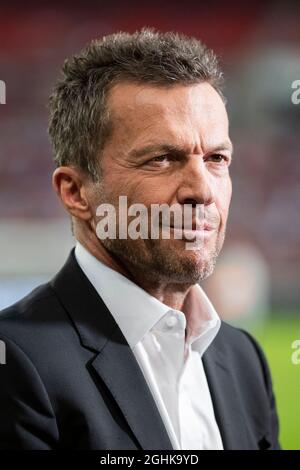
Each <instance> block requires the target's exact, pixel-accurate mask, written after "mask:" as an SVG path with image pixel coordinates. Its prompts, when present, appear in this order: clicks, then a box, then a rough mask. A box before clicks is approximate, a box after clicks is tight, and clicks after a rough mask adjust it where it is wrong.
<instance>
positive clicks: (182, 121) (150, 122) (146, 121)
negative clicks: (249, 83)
mask: <svg viewBox="0 0 300 470" xmlns="http://www.w3.org/2000/svg"><path fill="white" fill-rule="evenodd" d="M109 107H110V109H111V110H112V115H113V121H114V122H115V126H114V127H115V129H118V131H119V132H122V133H123V136H124V138H125V140H126V141H127V142H128V143H129V141H131V144H132V145H135V142H139V143H141V142H143V141H145V140H147V139H149V138H151V137H153V136H154V137H155V138H159V137H162V138H163V137H164V138H166V137H170V138H172V139H173V140H174V138H176V140H177V141H180V142H183V141H185V140H186V141H191V142H192V141H194V142H195V144H196V143H197V142H199V139H200V136H201V139H203V138H204V140H205V141H206V143H205V146H213V145H218V141H224V140H225V139H226V137H227V136H228V117H227V112H226V109H225V105H224V103H223V101H222V98H221V97H220V95H219V94H218V92H217V91H216V90H215V89H214V88H213V87H212V86H211V85H210V84H209V83H200V84H196V85H175V86H170V87H157V86H150V85H148V84H145V85H140V84H134V83H120V84H117V85H115V87H114V88H113V89H112V90H111V93H110V96H109ZM130 147H131V145H130Z"/></svg>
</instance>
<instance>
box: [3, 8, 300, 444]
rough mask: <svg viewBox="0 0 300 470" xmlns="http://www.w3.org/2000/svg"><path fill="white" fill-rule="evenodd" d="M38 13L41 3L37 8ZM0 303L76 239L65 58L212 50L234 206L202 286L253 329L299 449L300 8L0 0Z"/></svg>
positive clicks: (54, 264) (286, 431) (44, 271)
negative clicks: (68, 198) (134, 41)
mask: <svg viewBox="0 0 300 470" xmlns="http://www.w3.org/2000/svg"><path fill="white" fill-rule="evenodd" d="M41 5H43V6H41ZM0 16H1V28H0V79H1V80H4V81H5V82H6V86H7V98H6V99H7V104H6V105H1V106H0V308H3V307H5V306H7V305H9V304H11V303H12V302H13V301H15V300H17V299H19V298H20V297H22V296H23V295H25V294H26V293H27V292H29V291H30V290H31V289H32V288H33V287H34V286H36V285H38V284H39V283H41V282H45V281H46V280H47V279H49V277H51V276H52V274H53V273H55V272H56V271H57V270H58V269H59V267H60V266H61V265H62V264H63V262H64V260H65V258H66V256H67V254H68V252H69V249H70V247H72V246H73V244H74V240H73V238H72V235H71V231H70V224H69V220H68V218H67V216H66V214H65V212H64V211H63V209H62V207H61V206H60V204H59V202H58V200H57V198H56V196H55V194H54V193H53V191H52V188H51V173H52V170H53V168H54V166H53V163H52V157H51V149H50V144H49V141H48V137H47V132H46V129H47V117H48V113H47V106H46V105H47V99H48V95H49V93H50V89H51V86H52V85H53V82H54V81H55V79H56V77H57V75H58V72H59V68H60V66H61V65H62V63H63V60H64V59H65V57H66V56H68V55H70V54H72V53H74V52H76V51H78V50H80V49H81V48H82V47H83V46H84V45H85V43H86V42H88V41H89V40H91V39H92V38H96V37H100V36H102V35H105V34H109V33H112V32H116V31H117V30H126V31H129V32H133V31H134V30H136V29H138V28H140V27H142V26H153V27H156V28H158V29H160V30H162V31H166V30H176V31H180V32H183V33H186V34H189V35H194V36H196V37H198V38H200V39H202V40H203V41H204V42H205V43H206V44H207V45H208V46H210V47H212V48H214V49H215V51H216V52H217V53H218V54H219V56H220V58H221V62H222V64H223V68H224V70H225V74H226V78H227V85H226V95H227V97H228V112H229V115H230V119H231V137H232V140H233V142H234V144H235V156H234V162H233V164H232V167H231V169H232V172H231V174H232V180H233V199H232V206H231V213H230V217H229V221H228V230H227V240H226V242H225V245H224V249H223V253H222V256H221V257H220V260H219V263H218V265H217V268H216V269H215V272H214V274H213V275H212V276H211V277H210V278H209V279H208V280H207V281H205V283H204V284H203V287H204V288H205V290H206V291H207V293H208V295H209V296H210V298H211V299H212V301H213V303H214V305H215V307H216V308H217V310H218V312H219V314H220V316H222V317H223V318H224V319H225V320H227V321H229V322H232V323H234V324H237V325H239V326H241V327H243V328H246V329H248V330H249V331H251V332H252V333H253V334H254V335H255V336H256V337H257V338H258V339H259V340H260V343H261V344H262V346H263V349H264V351H265V353H266V355H267V357H268V359H269V363H270V366H271V370H272V375H273V382H274V388H275V392H276V395H277V403H278V409H279V414H280V421H281V443H282V446H283V448H285V449H300V398H299V397H300V365H298V366H297V365H293V364H292V361H291V354H292V348H291V344H292V342H293V341H294V340H295V339H300V285H299V279H300V264H299V261H300V217H299V215H300V184H299V177H300V155H299V149H300V127H299V122H300V121H299V118H300V105H298V106H297V105H294V104H292V101H291V94H292V89H291V84H292V82H293V81H294V80H297V79H300V6H299V4H297V2H294V3H293V2H286V1H277V2H276V1H275V2H274V1H272V2H268V1H265V2H259V1H257V0H253V1H252V2H251V4H250V3H249V4H247V5H242V6H239V5H238V4H237V3H235V2H234V3H232V5H228V4H225V2H217V1H213V0H212V1H210V2H200V1H198V2H196V1H195V2H192V1H185V2H181V3H180V4H178V5H175V3H174V2H171V1H165V2H155V1H154V2H135V1H131V2H129V3H128V2H124V1H115V0H112V1H110V2H106V1H98V2H89V1H85V2H73V3H71V2H70V3H63V2H53V1H52V2H48V3H47V2H43V3H42V4H41V3H38V2H36V3H31V2H26V5H25V3H21V2H18V3H17V2H14V1H10V2H7V3H6V2H5V1H1V3H0Z"/></svg>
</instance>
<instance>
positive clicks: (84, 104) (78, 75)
mask: <svg viewBox="0 0 300 470" xmlns="http://www.w3.org/2000/svg"><path fill="white" fill-rule="evenodd" d="M123 81H130V82H133V83H137V84H139V83H148V84H152V85H155V86H174V85H176V84H186V85H189V84H190V85H191V84H196V83H201V82H208V83H210V84H211V85H212V86H213V87H214V88H215V89H216V90H217V91H218V93H219V94H220V96H221V97H222V99H223V101H224V102H225V98H224V96H223V93H222V84H223V73H222V72H221V70H220V68H219V64H218V60H217V58H216V55H215V53H214V52H213V51H212V50H211V49H208V48H207V47H206V46H205V45H204V44H203V43H202V42H201V41H199V40H198V39H196V38H193V37H188V36H185V35H183V34H179V33H174V32H166V33H162V32H158V31H156V30H155V29H154V28H142V29H141V30H140V31H136V32H135V33H134V34H129V33H125V32H118V33H115V34H111V35H108V36H104V37H103V38H102V39H97V40H94V41H92V42H91V43H90V44H88V45H87V47H86V48H85V49H84V50H83V51H81V52H80V53H79V54H78V55H74V56H73V57H71V58H69V59H67V60H66V61H65V62H64V65H63V68H62V76H61V77H60V78H59V80H58V81H57V83H56V85H55V87H54V89H53V91H52V94H51V96H50V99H49V108H50V120H49V128H48V132H49V135H50V139H51V142H52V146H53V150H54V160H55V162H56V165H57V166H62V165H67V166H68V165H74V166H76V167H79V168H81V169H82V170H84V171H85V172H87V174H88V175H89V176H90V177H91V178H92V179H93V180H94V181H97V180H98V179H99V175H100V163H99V161H98V157H99V154H100V152H101V150H103V148H104V144H105V142H106V139H107V137H108V136H109V135H110V133H111V131H112V124H113V123H112V122H111V121H112V120H111V119H110V113H109V109H108V106H106V101H107V95H108V92H109V90H110V89H111V88H112V87H113V85H115V84H116V83H120V82H123Z"/></svg>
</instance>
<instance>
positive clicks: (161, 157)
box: [150, 155, 169, 163]
mask: <svg viewBox="0 0 300 470" xmlns="http://www.w3.org/2000/svg"><path fill="white" fill-rule="evenodd" d="M168 158H169V155H158V156H157V157H153V158H151V160H150V161H151V162H158V163H160V162H164V161H165V160H167V159H168Z"/></svg>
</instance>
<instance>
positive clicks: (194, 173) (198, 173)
mask: <svg viewBox="0 0 300 470" xmlns="http://www.w3.org/2000/svg"><path fill="white" fill-rule="evenodd" d="M180 181H181V182H180V186H179V188H178V191H177V199H178V202H179V204H191V205H192V206H193V207H195V206H196V204H203V205H205V206H208V205H209V204H212V203H213V202H214V201H215V197H214V191H213V181H212V178H211V175H210V173H209V172H208V171H207V169H206V167H205V163H204V161H203V159H202V158H201V157H200V156H193V157H192V158H191V159H190V162H189V163H188V164H187V165H186V167H185V169H184V170H182V175H181V180H180Z"/></svg>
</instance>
